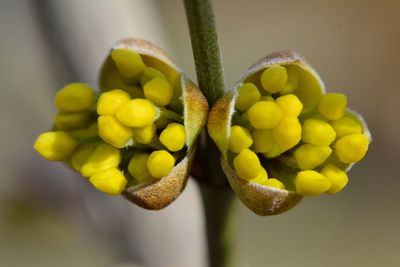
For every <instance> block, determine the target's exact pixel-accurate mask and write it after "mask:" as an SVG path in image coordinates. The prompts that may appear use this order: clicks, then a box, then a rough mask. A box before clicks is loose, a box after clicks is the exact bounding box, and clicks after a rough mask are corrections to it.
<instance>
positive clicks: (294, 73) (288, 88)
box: [280, 65, 299, 94]
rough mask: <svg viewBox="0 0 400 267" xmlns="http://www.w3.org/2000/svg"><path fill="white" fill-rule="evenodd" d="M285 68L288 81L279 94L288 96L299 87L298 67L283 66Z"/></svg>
mask: <svg viewBox="0 0 400 267" xmlns="http://www.w3.org/2000/svg"><path fill="white" fill-rule="evenodd" d="M285 68H286V72H287V76H288V79H287V82H286V84H285V86H284V87H283V89H282V90H281V91H280V93H281V94H290V93H293V92H294V91H295V90H296V89H297V87H298V86H299V71H298V70H297V68H298V67H296V66H294V65H285Z"/></svg>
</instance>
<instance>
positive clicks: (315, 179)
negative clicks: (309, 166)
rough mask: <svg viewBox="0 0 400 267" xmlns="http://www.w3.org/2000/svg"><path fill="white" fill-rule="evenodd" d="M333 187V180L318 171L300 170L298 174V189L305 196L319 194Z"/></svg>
mask: <svg viewBox="0 0 400 267" xmlns="http://www.w3.org/2000/svg"><path fill="white" fill-rule="evenodd" d="M330 187H331V182H330V181H329V180H328V179H327V178H326V177H325V176H323V175H322V174H320V173H318V172H316V171H300V172H298V173H297V176H296V191H297V193H299V194H301V195H303V196H318V195H320V194H322V193H324V192H326V191H327V190H328V189H329V188H330Z"/></svg>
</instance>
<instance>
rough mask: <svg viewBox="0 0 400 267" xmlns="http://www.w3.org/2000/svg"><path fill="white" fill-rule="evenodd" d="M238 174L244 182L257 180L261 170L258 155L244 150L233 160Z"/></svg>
mask: <svg viewBox="0 0 400 267" xmlns="http://www.w3.org/2000/svg"><path fill="white" fill-rule="evenodd" d="M233 166H234V167H235V171H236V173H237V174H238V175H239V177H240V178H242V179H244V180H247V181H249V180H251V179H253V178H256V177H257V176H258V175H259V173H260V169H261V163H260V160H259V159H258V157H257V155H256V154H255V153H254V152H253V151H251V150H250V149H244V150H242V152H240V153H239V155H237V156H236V157H235V159H234V160H233Z"/></svg>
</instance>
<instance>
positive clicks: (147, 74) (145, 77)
mask: <svg viewBox="0 0 400 267" xmlns="http://www.w3.org/2000/svg"><path fill="white" fill-rule="evenodd" d="M154 78H161V79H164V80H167V78H166V77H165V75H164V74H163V73H162V72H161V71H159V70H157V69H154V68H150V67H148V68H145V69H144V71H143V73H142V76H141V77H140V84H141V85H142V86H144V85H145V84H146V83H147V82H149V81H151V80H153V79H154Z"/></svg>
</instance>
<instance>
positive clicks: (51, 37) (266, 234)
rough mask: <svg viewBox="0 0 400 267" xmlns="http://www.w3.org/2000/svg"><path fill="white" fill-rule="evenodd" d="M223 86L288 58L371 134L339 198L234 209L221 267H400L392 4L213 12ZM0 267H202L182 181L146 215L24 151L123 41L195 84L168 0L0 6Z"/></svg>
mask: <svg viewBox="0 0 400 267" xmlns="http://www.w3.org/2000/svg"><path fill="white" fill-rule="evenodd" d="M214 9H215V13H216V14H215V15H216V22H217V28H218V33H219V39H220V44H221V50H222V55H223V60H224V65H225V74H226V80H227V85H228V88H229V86H231V85H232V84H233V83H234V82H235V81H236V80H237V78H238V76H239V75H240V74H241V72H242V71H244V70H245V69H246V68H247V67H248V66H249V65H251V64H252V63H253V62H254V61H256V60H257V59H258V58H260V57H262V56H264V55H266V54H267V53H270V52H272V51H274V50H278V49H283V48H293V49H295V50H296V51H297V52H298V53H300V54H302V55H303V56H304V57H305V58H306V59H307V60H308V61H309V62H310V63H311V64H312V65H313V66H314V67H315V68H316V69H317V70H318V72H319V74H320V76H321V77H322V79H323V80H324V81H325V84H326V87H327V89H328V90H330V91H335V92H342V93H346V94H347V95H348V100H349V105H350V106H351V107H352V108H353V109H355V110H357V111H359V112H360V113H361V114H363V115H364V117H365V119H366V121H367V122H368V124H369V127H370V129H371V132H372V135H373V138H374V140H373V143H372V145H371V146H370V151H369V153H368V155H367V157H366V158H365V159H364V160H363V161H362V162H361V163H359V164H357V165H356V166H355V167H354V168H353V169H352V171H351V172H350V183H349V185H348V186H347V188H346V189H345V190H344V191H343V192H341V193H340V194H338V195H336V196H334V197H332V196H322V197H318V198H307V199H305V200H304V201H303V202H302V203H301V204H300V205H299V206H298V207H296V208H295V209H293V210H291V211H289V212H287V213H285V214H282V215H279V216H274V217H258V216H256V215H254V214H253V213H252V212H251V211H249V210H248V209H247V208H246V207H244V206H243V204H241V203H240V202H239V201H236V203H235V205H236V206H235V215H234V218H233V222H232V223H233V224H232V227H235V236H234V240H235V243H234V251H233V255H232V260H231V266H233V267H247V266H249V267H250V266H251V267H252V266H254V267H263V266H284V267H285V266H295V265H296V266H298V267H301V266H304V267H305V266H307V267H314V266H315V267H316V266H327V267H329V266H335V267H336V266H343V267H344V266H400V257H399V255H400V244H399V239H400V230H399V225H400V208H399V204H400V194H399V191H400V190H399V189H400V177H399V171H398V168H397V167H398V166H397V164H399V159H398V158H399V153H400V138H399V136H400V124H399V123H398V122H399V116H400V108H399V106H400V105H399V103H398V99H400V90H399V84H400V75H399V74H398V72H399V65H398V62H399V61H400V50H399V47H400V27H399V25H400V16H399V10H400V2H399V1H398V0H392V1H390V0H381V1H361V0H360V1H356V0H347V1H321V0H310V1H298V0H297V1H294V0H293V1H265V0H259V1H255V0H254V1H250V0H248V1H244V0H242V1H239V0H216V1H214ZM0 36H1V39H0V58H1V60H0V81H1V87H0V125H1V138H0V142H1V143H0V147H1V150H0V171H1V176H2V177H1V179H0V266H10V267H14V266H17V267H20V266H43V267H47V266H77V267H79V266H85V267H91V266H93V267H94V266H96V267H97V266H106V267H108V266H118V267H128V266H129V267H133V266H146V267H187V266H191V267H206V266H207V258H206V256H207V250H206V248H205V244H206V242H205V237H204V223H203V214H202V203H201V201H200V198H199V192H198V188H197V185H196V183H195V182H193V181H192V180H191V181H189V183H188V186H187V188H186V190H185V191H184V192H183V194H182V195H181V196H180V197H179V198H178V200H177V201H175V202H174V203H173V204H171V205H170V206H169V207H167V208H166V209H164V210H162V211H159V212H151V211H145V210H143V209H140V208H138V207H136V206H133V205H131V204H129V203H128V202H127V201H125V200H124V199H122V198H120V197H109V196H106V195H104V194H102V193H99V192H96V191H95V190H93V189H92V188H91V186H89V185H88V184H87V182H86V181H85V180H84V179H83V178H81V177H79V176H77V175H75V174H74V173H72V172H71V171H69V170H68V169H66V168H65V167H64V166H62V165H61V164H58V163H52V162H47V161H45V160H43V159H42V158H40V157H39V156H38V155H37V154H36V153H35V152H34V150H33V148H32V144H33V142H34V140H35V138H36V137H37V135H38V134H39V133H40V132H42V131H44V130H46V129H49V128H50V126H51V121H52V117H53V115H54V114H55V108H54V106H53V100H52V99H53V96H54V94H55V92H56V90H58V89H59V88H61V87H62V86H63V85H65V84H66V83H70V82H75V81H82V82H88V83H90V84H92V85H96V84H97V75H98V69H99V67H100V64H101V62H102V60H103V58H104V57H105V55H106V53H107V52H108V50H109V48H110V47H111V46H112V45H113V43H115V42H116V41H117V40H119V39H121V38H122V37H127V36H131V37H139V38H145V39H148V40H150V41H152V42H154V43H156V44H157V45H158V46H160V47H162V48H163V49H165V50H166V51H167V52H168V53H169V54H170V55H171V56H172V57H173V58H174V59H176V62H177V64H178V65H179V66H181V68H182V69H183V70H184V71H185V72H186V73H187V74H188V75H189V77H191V78H192V79H193V80H195V77H196V76H195V70H194V63H193V58H192V54H191V45H190V39H189V31H188V28H187V24H186V18H185V13H184V9H183V5H182V1H180V0H169V1H161V0H160V1H150V0H114V1H107V0H85V1H82V0H69V1H66V0H51V1H50V0H43V1H33V0H32V1H28V0H14V1H0Z"/></svg>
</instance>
